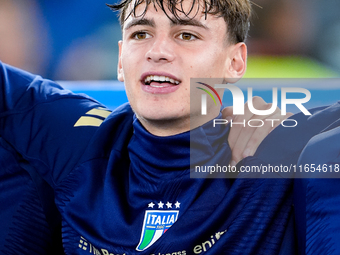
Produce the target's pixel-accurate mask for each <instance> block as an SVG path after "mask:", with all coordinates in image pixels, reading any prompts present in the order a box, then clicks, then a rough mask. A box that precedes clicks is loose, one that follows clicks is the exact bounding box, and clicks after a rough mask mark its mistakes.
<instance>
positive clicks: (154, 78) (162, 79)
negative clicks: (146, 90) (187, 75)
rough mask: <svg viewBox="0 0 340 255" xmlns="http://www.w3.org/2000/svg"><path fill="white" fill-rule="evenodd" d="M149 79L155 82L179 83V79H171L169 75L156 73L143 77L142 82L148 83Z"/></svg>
mask: <svg viewBox="0 0 340 255" xmlns="http://www.w3.org/2000/svg"><path fill="white" fill-rule="evenodd" d="M151 81H156V82H170V83H172V84H176V85H178V84H179V81H176V80H174V79H171V78H170V77H166V76H158V75H149V76H147V77H146V78H145V79H144V82H145V83H147V84H150V83H151ZM152 87H157V88H162V87H164V86H152Z"/></svg>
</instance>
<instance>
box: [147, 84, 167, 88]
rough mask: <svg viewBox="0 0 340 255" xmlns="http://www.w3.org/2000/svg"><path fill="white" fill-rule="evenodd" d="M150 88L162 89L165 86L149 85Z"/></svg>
mask: <svg viewBox="0 0 340 255" xmlns="http://www.w3.org/2000/svg"><path fill="white" fill-rule="evenodd" d="M150 87H153V88H164V87H165V86H163V85H154V84H152V85H151V84H150Z"/></svg>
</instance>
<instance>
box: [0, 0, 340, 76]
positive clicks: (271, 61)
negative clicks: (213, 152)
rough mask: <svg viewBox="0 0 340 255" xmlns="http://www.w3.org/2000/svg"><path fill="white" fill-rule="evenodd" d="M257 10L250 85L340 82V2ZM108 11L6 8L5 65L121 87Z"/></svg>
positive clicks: (71, 1) (277, 4)
mask: <svg viewBox="0 0 340 255" xmlns="http://www.w3.org/2000/svg"><path fill="white" fill-rule="evenodd" d="M253 2H254V5H253V7H254V10H255V15H254V17H253V22H252V25H251V30H250V36H249V39H248V41H247V44H248V47H249V60H248V71H247V73H246V77H248V78H254V77H275V78H282V77H291V78H301V77H303V78H315V77H339V73H340V15H339V14H338V12H339V10H340V1H339V0H327V1H317V0H275V1H273V0H254V1H253ZM105 3H107V0H106V1H105V0H82V1H75V0H58V1H57V0H49V1H43V0H0V60H1V61H3V62H6V63H8V64H11V65H14V66H16V67H20V68H23V69H25V70H28V71H30V72H33V73H37V74H40V75H42V76H43V77H45V78H49V79H53V80H71V81H72V80H78V81H79V80H115V79H116V78H117V71H116V69H117V58H118V46H117V41H118V40H119V39H120V38H121V31H120V26H119V23H118V19H117V14H116V13H113V12H112V11H111V10H110V9H109V8H108V7H106V5H105ZM109 3H112V2H109Z"/></svg>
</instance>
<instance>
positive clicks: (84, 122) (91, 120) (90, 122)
mask: <svg viewBox="0 0 340 255" xmlns="http://www.w3.org/2000/svg"><path fill="white" fill-rule="evenodd" d="M103 121H104V120H102V119H97V118H95V117H90V116H82V117H80V119H79V120H78V121H77V122H76V124H74V127H81V126H92V127H99V126H100V125H101V124H102V123H103Z"/></svg>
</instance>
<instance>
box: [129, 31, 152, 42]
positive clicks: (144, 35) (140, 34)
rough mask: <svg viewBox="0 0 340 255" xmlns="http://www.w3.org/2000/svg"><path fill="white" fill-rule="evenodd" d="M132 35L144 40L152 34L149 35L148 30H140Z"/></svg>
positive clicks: (134, 37)
mask: <svg viewBox="0 0 340 255" xmlns="http://www.w3.org/2000/svg"><path fill="white" fill-rule="evenodd" d="M131 37H132V38H133V39H136V40H144V39H147V38H150V37H151V35H149V34H148V33H147V32H144V31H138V32H136V33H133V34H132V36H131Z"/></svg>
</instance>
